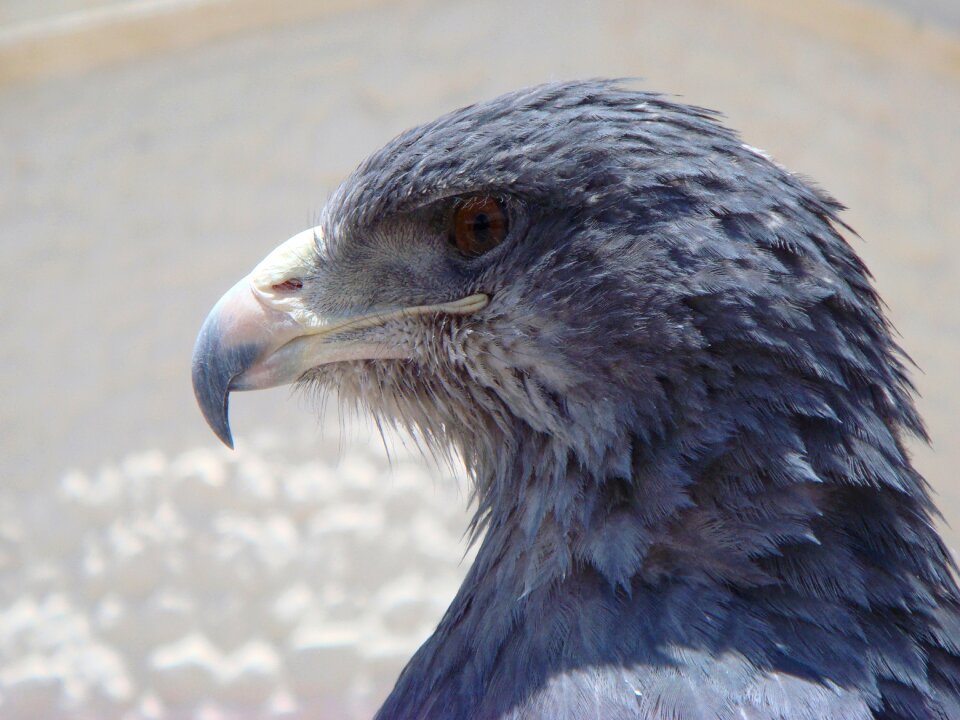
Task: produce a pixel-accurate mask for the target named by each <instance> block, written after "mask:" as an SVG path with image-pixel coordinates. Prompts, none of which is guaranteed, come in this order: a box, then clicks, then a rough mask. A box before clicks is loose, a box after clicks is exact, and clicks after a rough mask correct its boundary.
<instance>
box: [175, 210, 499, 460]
mask: <svg viewBox="0 0 960 720" xmlns="http://www.w3.org/2000/svg"><path fill="white" fill-rule="evenodd" d="M318 232H319V228H317V229H311V230H305V231H304V232H302V233H299V234H297V235H294V236H293V237H292V238H290V239H289V240H287V241H286V242H285V243H283V244H282V245H281V246H280V247H278V248H277V249H276V250H274V251H273V252H272V253H270V254H269V255H268V256H267V257H266V258H264V260H263V261H262V262H261V263H260V264H259V265H257V267H256V268H254V270H253V272H251V273H250V274H249V275H247V276H246V277H245V278H243V279H242V280H241V281H240V282H238V283H237V284H236V285H234V286H233V287H232V288H231V289H230V290H228V291H227V293H226V294H225V295H224V296H223V297H222V298H220V300H219V301H218V302H217V304H216V305H214V307H213V310H211V311H210V314H209V315H208V316H207V319H206V320H205V321H204V323H203V326H202V327H201V328H200V334H199V335H198V336H197V342H196V344H195V345H194V348H193V373H192V374H193V392H194V395H195V396H196V398H197V403H198V404H199V405H200V410H201V411H202V412H203V416H204V418H205V419H206V421H207V424H209V425H210V428H211V429H212V430H213V431H214V433H216V435H217V437H219V438H220V440H222V441H223V442H224V444H226V445H227V446H228V447H231V448H232V447H233V438H232V437H231V433H230V422H229V419H228V404H229V397H230V392H231V391H233V390H260V389H264V388H270V387H276V386H278V385H287V384H289V383H292V382H296V381H297V380H298V379H299V378H300V377H302V376H303V374H304V373H306V372H307V371H308V370H310V369H312V368H315V367H317V366H319V365H323V364H326V363H331V362H339V361H344V360H372V359H399V358H404V357H408V356H409V352H408V350H406V349H405V348H402V347H399V346H397V345H395V344H391V343H389V342H384V341H383V339H382V337H381V338H380V339H377V338H375V337H372V336H368V337H367V338H366V339H365V338H364V333H362V332H357V331H362V330H365V329H371V328H377V327H380V326H382V325H384V324H386V323H388V322H390V321H394V320H401V319H403V318H411V317H416V316H418V315H424V314H436V313H446V314H457V315H466V314H470V313H473V312H476V311H478V310H480V309H482V308H483V307H484V306H486V304H487V302H488V301H489V298H488V296H487V295H484V294H474V295H468V296H467V297H464V298H462V299H460V300H455V301H453V302H448V303H440V304H436V305H419V306H414V307H400V308H393V309H386V310H383V311H379V312H373V313H365V314H358V315H344V316H336V317H333V316H324V315H320V314H317V313H316V312H315V311H313V310H312V309H310V308H309V307H307V306H306V304H305V302H304V289H305V285H306V284H307V282H308V280H307V278H308V277H310V275H311V274H315V273H316V264H317V242H318V241H320V240H321V238H320V237H319V235H318V234H317V233H318ZM311 269H312V270H311ZM312 294H313V295H318V294H319V295H322V294H323V288H322V287H313V288H312ZM346 334H349V337H345V335H346Z"/></svg>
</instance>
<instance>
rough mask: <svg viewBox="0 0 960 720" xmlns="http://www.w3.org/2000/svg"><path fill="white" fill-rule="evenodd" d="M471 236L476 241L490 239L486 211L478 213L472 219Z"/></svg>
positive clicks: (482, 241) (480, 241) (481, 241)
mask: <svg viewBox="0 0 960 720" xmlns="http://www.w3.org/2000/svg"><path fill="white" fill-rule="evenodd" d="M472 226H473V237H474V239H475V240H476V241H477V242H478V243H481V244H483V243H486V242H488V241H489V240H490V218H489V217H487V214H486V213H480V214H478V215H477V216H476V217H475V218H474V219H473V223H472Z"/></svg>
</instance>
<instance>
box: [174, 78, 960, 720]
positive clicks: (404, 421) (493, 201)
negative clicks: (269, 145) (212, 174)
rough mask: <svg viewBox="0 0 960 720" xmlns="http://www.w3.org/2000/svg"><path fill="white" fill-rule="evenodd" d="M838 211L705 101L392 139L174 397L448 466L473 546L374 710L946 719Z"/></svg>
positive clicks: (942, 585)
mask: <svg viewBox="0 0 960 720" xmlns="http://www.w3.org/2000/svg"><path fill="white" fill-rule="evenodd" d="M841 209H842V208H841V205H839V204H838V203H837V202H836V201H835V200H833V199H832V198H831V197H829V196H828V195H826V194H825V193H824V192H822V191H820V190H818V189H817V188H815V187H813V186H812V185H811V184H810V183H809V182H806V181H804V180H803V179H801V178H799V177H797V176H796V175H794V174H791V173H790V172H788V171H787V170H786V169H784V168H783V167H781V166H779V165H778V164H776V163H775V162H773V161H772V160H771V159H770V158H769V157H768V156H767V155H765V154H764V153H762V152H760V151H758V150H757V149H755V148H753V147H751V146H749V145H747V144H745V143H744V142H743V141H742V140H741V139H740V137H739V136H738V135H737V134H736V133H734V132H733V131H731V130H728V129H726V128H725V127H724V126H723V125H722V124H721V123H720V121H719V119H718V116H717V115H716V114H715V113H713V112H711V111H708V110H705V109H702V108H698V107H692V106H689V105H685V104H681V103H678V102H674V101H672V100H670V99H667V98H665V97H663V96H660V95H657V94H652V93H647V92H640V91H636V90H633V89H631V88H630V87H629V84H627V83H624V82H621V81H605V80H604V81H600V80H597V81H587V82H572V83H556V84H548V85H543V86H538V87H534V88H532V89H526V90H521V91H518V92H514V93H512V94H508V95H504V96H502V97H499V98H496V99H494V100H492V101H489V102H484V103H480V104H476V105H473V106H470V107H466V108H463V109H460V110H457V111H455V112H452V113H450V114H448V115H445V116H443V117H441V118H439V119H437V120H435V121H433V122H430V123H428V124H426V125H423V126H422V127H419V128H416V129H414V130H410V131H408V132H405V133H403V134H402V135H400V136H399V137H397V138H396V139H395V140H393V141H392V142H390V143H389V144H388V145H386V147H384V148H383V149H382V150H380V151H378V152H376V153H374V154H373V155H372V156H370V157H369V158H368V159H367V160H365V161H364V162H363V163H362V164H361V165H360V166H359V167H358V168H357V169H356V170H355V171H354V172H353V174H352V175H350V176H349V178H348V179H347V180H346V181H345V182H344V183H343V184H342V185H341V186H340V188H339V189H338V190H337V191H336V192H335V193H334V194H333V195H332V196H331V197H330V199H329V201H328V203H327V204H326V207H325V209H324V210H323V212H322V214H321V216H320V219H319V223H318V224H317V226H316V227H313V228H311V229H309V230H306V231H305V232H303V233H300V234H298V235H296V236H294V237H293V238H291V239H290V240H288V241H287V242H286V243H284V244H282V245H281V246H280V247H279V248H277V249H276V250H274V251H273V252H272V253H270V254H269V255H268V256H267V258H266V259H265V260H264V261H263V262H262V263H261V264H260V265H258V266H257V267H256V268H255V269H254V270H253V271H252V272H251V273H250V274H249V275H248V276H247V277H245V278H244V279H242V280H241V281H240V282H239V283H238V284H237V285H236V286H235V287H234V288H233V289H232V290H230V291H229V292H228V293H227V294H225V295H224V296H223V298H222V299H221V300H220V301H219V303H218V304H217V305H216V307H215V308H214V309H213V311H212V312H211V314H210V315H209V317H208V318H207V320H206V322H205V323H204V325H203V327H202V329H201V331H200V335H199V338H198V340H197V344H196V348H195V351H194V357H193V383H194V388H195V392H196V395H197V398H198V401H199V404H200V407H201V408H202V410H203V412H204V414H205V416H206V419H207V420H208V422H209V424H210V425H211V427H212V428H213V430H214V431H215V432H216V433H217V434H218V435H219V436H220V438H221V439H222V440H224V441H225V442H226V443H227V444H230V443H231V442H232V440H231V436H230V429H229V425H228V421H227V399H228V396H229V393H230V392H231V391H234V390H252V389H257V388H264V387H269V386H275V385H280V384H286V383H300V384H303V385H306V386H311V387H312V386H316V387H319V388H321V389H323V388H330V389H335V390H336V391H338V392H339V394H340V396H341V397H343V398H346V399H348V400H349V401H358V402H360V403H362V404H364V405H365V406H367V407H368V408H370V410H371V411H372V412H373V413H374V414H375V415H377V416H379V417H381V418H384V419H386V420H387V421H390V422H394V423H397V424H399V425H401V426H405V427H407V428H409V429H410V430H411V431H412V432H413V433H414V434H415V436H416V437H417V438H418V439H419V440H420V441H421V442H423V443H425V444H426V445H427V446H438V447H444V448H448V449H452V450H453V451H454V452H455V454H456V456H459V457H460V458H462V460H463V463H464V465H465V467H466V471H467V473H468V474H469V477H470V478H471V480H472V485H473V488H474V493H475V503H476V516H475V520H474V529H475V532H476V534H477V537H478V542H479V550H478V553H477V557H476V561H475V562H474V564H473V566H472V567H471V568H470V570H469V573H468V575H467V577H466V579H465V581H464V583H463V586H462V587H461V589H460V591H459V593H458V594H457V596H456V598H455V599H454V601H453V604H452V605H451V606H450V609H449V610H448V611H447V613H446V614H445V615H444V617H443V619H442V620H441V622H440V624H439V626H438V627H437V629H436V631H435V632H434V634H433V635H432V636H431V637H430V638H429V639H428V640H427V641H426V643H425V644H424V645H423V646H422V648H421V649H420V650H419V651H418V652H417V653H416V655H415V656H414V657H413V659H412V660H411V661H410V663H409V664H408V665H407V667H406V669H405V670H404V671H403V672H402V674H401V675H400V677H399V680H398V681H397V684H396V686H395V688H394V690H393V691H392V693H391V694H390V696H389V697H388V699H387V700H386V702H385V704H384V705H383V706H382V708H381V709H380V711H379V713H378V714H377V716H376V717H377V718H378V719H379V720H401V719H402V720H427V719H438V720H439V719H443V720H467V719H473V720H507V719H511V720H520V719H521V718H522V719H542V720H561V719H564V718H568V719H570V720H575V719H576V720H579V719H581V718H597V719H602V720H627V719H628V718H629V719H637V718H640V719H643V720H734V719H737V720H868V719H876V720H881V719H882V720H957V719H958V718H960V593H958V589H957V584H956V581H955V575H954V564H953V560H952V559H951V557H950V554H949V552H948V550H947V549H946V548H945V546H944V543H943V541H942V540H941V538H940V537H939V536H938V534H937V531H936V529H935V527H934V520H933V518H934V516H935V514H936V510H935V508H934V506H933V504H932V501H931V498H930V494H929V490H928V488H927V485H926V483H925V481H924V479H923V477H921V475H920V474H919V473H918V472H917V470H916V469H915V468H914V467H913V465H912V464H911V461H910V458H909V457H908V455H907V451H906V447H905V442H906V440H907V439H908V438H909V437H910V436H920V437H924V429H923V425H922V422H921V419H920V418H919V417H918V414H917V412H916V409H915V407H914V404H913V399H912V395H913V390H912V387H911V384H910V381H909V379H908V377H907V372H906V366H907V365H908V360H907V358H906V356H905V355H904V353H903V352H902V351H901V350H900V348H899V347H898V346H897V345H896V344H895V342H894V340H893V339H892V337H891V328H890V325H889V323H888V321H887V320H886V319H885V317H884V314H883V312H882V309H881V303H880V301H879V299H878V296H877V294H876V291H875V290H874V289H873V287H872V285H871V280H870V275H869V273H868V271H867V269H866V268H865V266H864V264H863V263H862V262H861V260H860V259H859V258H858V257H857V255H856V254H855V253H854V251H853V250H852V249H851V247H850V246H849V245H848V243H847V242H846V240H845V239H844V235H845V234H848V233H849V232H850V231H849V228H847V226H846V225H844V223H843V222H842V221H841V220H840V219H839V217H838V214H839V212H840V210H841Z"/></svg>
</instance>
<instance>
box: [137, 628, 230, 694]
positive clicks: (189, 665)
mask: <svg viewBox="0 0 960 720" xmlns="http://www.w3.org/2000/svg"><path fill="white" fill-rule="evenodd" d="M148 667H149V674H150V682H151V686H152V687H153V689H154V690H155V691H156V693H157V695H158V696H159V697H160V699H161V700H163V701H164V702H165V703H168V704H171V705H185V704H193V703H197V702H199V701H201V700H203V699H205V698H209V697H212V696H213V695H214V694H215V692H216V690H217V686H218V685H219V682H220V675H221V671H222V668H223V657H222V655H221V654H220V652H219V651H218V650H217V648H215V647H214V646H213V644H212V643H211V642H210V641H209V640H208V639H207V638H206V637H204V636H203V635H200V634H198V633H191V634H190V635H187V636H186V637H184V638H181V639H180V640H178V641H176V642H173V643H170V644H169V645H164V646H162V647H159V648H157V649H156V650H155V651H154V652H153V653H152V654H151V655H150V658H149V660H148Z"/></svg>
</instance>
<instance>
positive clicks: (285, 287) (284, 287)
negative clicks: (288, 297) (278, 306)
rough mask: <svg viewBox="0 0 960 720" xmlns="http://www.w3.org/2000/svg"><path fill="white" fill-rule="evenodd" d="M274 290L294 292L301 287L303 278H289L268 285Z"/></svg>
mask: <svg viewBox="0 0 960 720" xmlns="http://www.w3.org/2000/svg"><path fill="white" fill-rule="evenodd" d="M270 287H271V288H272V289H273V290H274V292H295V291H297V290H300V289H302V288H303V280H301V279H300V278H290V279H289V280H284V281H283V282H282V283H277V284H276V285H271V286H270Z"/></svg>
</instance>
